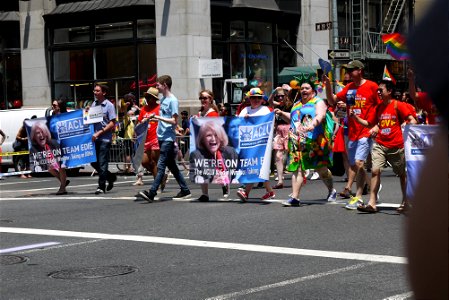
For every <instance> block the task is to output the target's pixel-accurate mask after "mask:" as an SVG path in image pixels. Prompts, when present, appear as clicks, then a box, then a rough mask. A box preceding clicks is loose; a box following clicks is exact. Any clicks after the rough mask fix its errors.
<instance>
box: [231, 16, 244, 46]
mask: <svg viewBox="0 0 449 300" xmlns="http://www.w3.org/2000/svg"><path fill="white" fill-rule="evenodd" d="M229 32H230V33H229V35H230V37H229V38H230V40H231V41H238V40H244V39H245V22H243V21H232V22H231V26H230V31H229Z"/></svg>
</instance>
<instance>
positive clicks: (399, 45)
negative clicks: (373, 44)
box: [382, 32, 410, 60]
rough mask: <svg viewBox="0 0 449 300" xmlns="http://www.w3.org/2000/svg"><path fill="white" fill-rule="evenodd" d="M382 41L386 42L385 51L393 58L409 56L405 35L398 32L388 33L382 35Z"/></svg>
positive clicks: (404, 58) (402, 58)
mask: <svg viewBox="0 0 449 300" xmlns="http://www.w3.org/2000/svg"><path fill="white" fill-rule="evenodd" d="M382 42H383V43H384V44H387V52H388V54H390V55H391V56H392V57H393V58H394V59H397V60H407V59H409V58H410V54H409V53H408V50H407V46H406V41H405V37H404V36H403V35H401V34H400V33H397V32H395V33H388V34H383V35H382Z"/></svg>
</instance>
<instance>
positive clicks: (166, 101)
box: [138, 75, 191, 202]
mask: <svg viewBox="0 0 449 300" xmlns="http://www.w3.org/2000/svg"><path fill="white" fill-rule="evenodd" d="M171 86H172V79H171V77H170V76H169V75H162V76H160V77H159V78H158V79H157V82H156V88H157V89H158V90H159V92H160V93H161V94H162V99H161V100H160V101H161V102H160V110H159V113H160V115H156V114H154V113H153V114H151V115H150V116H149V119H150V120H152V119H155V120H158V121H159V124H158V126H157V139H158V142H159V148H160V154H159V160H158V163H157V175H156V178H155V179H154V181H153V185H152V186H151V188H150V190H149V191H148V192H147V191H140V192H139V194H138V196H140V197H142V198H143V199H145V200H146V201H148V202H153V200H154V197H155V196H156V195H157V190H158V188H159V186H160V185H161V182H162V180H163V177H164V175H165V168H166V167H168V169H169V170H170V171H171V173H172V174H173V176H174V177H175V179H176V181H177V182H178V184H179V187H180V188H181V191H180V192H179V193H178V194H177V195H176V196H175V197H173V198H174V199H182V198H187V197H189V196H190V195H191V193H190V190H189V187H188V186H187V184H186V181H185V179H184V176H183V175H182V173H181V172H180V171H179V169H178V165H177V164H176V159H175V157H176V152H175V141H176V132H175V128H176V125H177V124H178V116H179V114H178V110H179V102H178V99H177V98H176V97H175V95H173V94H172V92H171Z"/></svg>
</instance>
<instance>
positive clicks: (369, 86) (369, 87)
mask: <svg viewBox="0 0 449 300" xmlns="http://www.w3.org/2000/svg"><path fill="white" fill-rule="evenodd" d="M377 89H378V85H377V84H376V83H375V82H373V81H370V80H366V81H365V83H363V84H362V85H361V86H359V87H357V86H356V85H355V83H354V82H350V83H348V84H347V85H346V86H345V87H344V88H343V90H341V92H339V93H338V94H337V99H338V100H339V101H343V102H345V103H347V95H348V94H353V95H354V97H355V105H352V106H351V108H352V110H353V112H354V114H355V115H357V116H359V117H360V118H362V119H364V120H368V119H370V116H372V115H375V114H376V106H377V104H379V103H380V102H381V101H380V99H379V97H378V96H377ZM347 111H348V132H349V134H348V137H349V140H351V141H356V140H359V139H361V138H364V137H369V136H370V133H369V128H366V127H365V126H363V125H362V124H360V123H358V122H357V121H356V120H355V119H354V118H351V117H350V116H349V111H350V110H349V109H347Z"/></svg>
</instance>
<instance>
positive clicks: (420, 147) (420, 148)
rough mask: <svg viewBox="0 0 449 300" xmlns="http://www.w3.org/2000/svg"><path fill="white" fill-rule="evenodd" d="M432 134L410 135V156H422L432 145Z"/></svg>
mask: <svg viewBox="0 0 449 300" xmlns="http://www.w3.org/2000/svg"><path fill="white" fill-rule="evenodd" d="M433 135H434V134H433V133H431V134H429V133H421V134H419V135H418V134H415V135H411V139H410V152H411V154H412V155H424V154H425V152H426V151H427V150H429V149H430V148H431V147H432V145H433Z"/></svg>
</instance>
